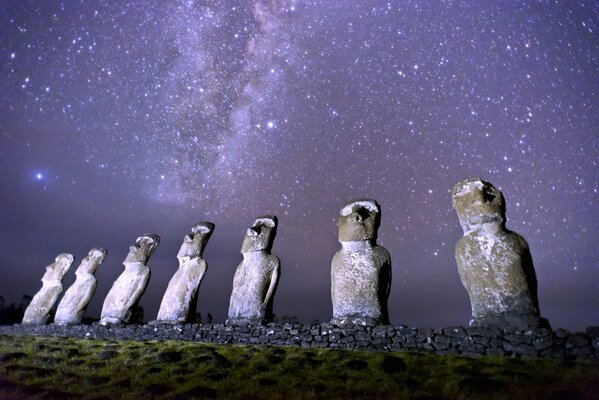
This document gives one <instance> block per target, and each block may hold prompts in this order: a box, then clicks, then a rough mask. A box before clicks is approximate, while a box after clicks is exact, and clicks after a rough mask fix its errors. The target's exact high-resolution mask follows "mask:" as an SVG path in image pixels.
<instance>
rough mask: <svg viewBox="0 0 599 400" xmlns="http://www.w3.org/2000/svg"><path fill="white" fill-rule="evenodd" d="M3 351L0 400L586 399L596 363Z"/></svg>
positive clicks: (314, 353) (220, 350)
mask: <svg viewBox="0 0 599 400" xmlns="http://www.w3.org/2000/svg"><path fill="white" fill-rule="evenodd" d="M165 352H174V353H171V354H170V357H169V354H168V353H167V354H164V353H165ZM0 353H1V354H0V360H2V361H0V398H3V399H10V398H14V399H21V398H33V399H47V398H69V397H70V398H86V399H94V398H95V399H105V398H111V399H137V398H160V399H176V398H189V399H191V398H219V399H220V398H224V399H246V400H250V399H348V398H365V399H544V398H548V397H549V396H554V397H553V398H555V399H560V398H563V399H566V398H575V399H576V398H583V399H586V398H588V399H592V398H596V397H594V396H596V394H597V393H599V364H597V363H582V362H571V361H569V362H564V361H556V360H532V359H513V358H497V357H478V358H464V357H450V356H447V357H439V356H434V355H429V354H418V353H376V352H366V351H347V350H329V349H319V350H315V349H311V350H307V349H301V348H286V347H258V346H236V345H223V346H218V345H212V344H202V343H192V342H175V341H168V342H133V341H121V342H115V341H106V340H89V339H76V338H57V337H35V336H14V335H0ZM194 395H195V397H194ZM215 396H217V397H215ZM576 396H578V397H576Z"/></svg>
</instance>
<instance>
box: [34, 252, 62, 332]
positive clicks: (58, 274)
mask: <svg viewBox="0 0 599 400" xmlns="http://www.w3.org/2000/svg"><path fill="white" fill-rule="evenodd" d="M72 263H73V255H72V254H68V253H63V254H59V255H58V256H57V257H56V259H55V260H54V262H53V263H52V264H50V265H48V266H47V267H46V273H45V274H44V276H43V277H42V288H41V289H40V290H39V292H37V293H36V294H35V296H33V299H32V300H31V303H30V304H29V306H28V307H27V309H26V310H25V315H24V316H23V324H28V325H43V324H45V323H46V322H48V319H49V318H50V310H52V307H54V305H55V304H56V301H57V300H58V296H60V294H61V293H62V278H63V276H64V274H65V273H66V272H67V271H68V270H69V268H70V267H71V264H72Z"/></svg>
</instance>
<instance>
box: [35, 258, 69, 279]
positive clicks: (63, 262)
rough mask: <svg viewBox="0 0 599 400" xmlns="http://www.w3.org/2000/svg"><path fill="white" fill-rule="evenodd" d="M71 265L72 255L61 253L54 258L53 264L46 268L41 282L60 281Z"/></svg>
mask: <svg viewBox="0 0 599 400" xmlns="http://www.w3.org/2000/svg"><path fill="white" fill-rule="evenodd" d="M71 264H73V255H72V254H69V253H62V254H59V255H57V256H56V258H55V259H54V262H53V263H52V264H50V265H48V266H47V267H46V273H44V276H43V277H42V281H60V280H62V277H63V276H64V274H66V273H67V271H68V270H69V268H70V267H71Z"/></svg>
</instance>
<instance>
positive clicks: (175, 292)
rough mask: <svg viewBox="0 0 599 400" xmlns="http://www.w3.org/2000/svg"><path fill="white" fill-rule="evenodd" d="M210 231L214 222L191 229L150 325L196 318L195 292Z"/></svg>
mask: <svg viewBox="0 0 599 400" xmlns="http://www.w3.org/2000/svg"><path fill="white" fill-rule="evenodd" d="M213 231H214V224H213V223H211V222H200V223H198V224H195V225H194V226H193V227H192V228H191V234H190V235H185V238H184V239H183V244H182V245H181V248H180V249H179V253H178V254H177V258H178V259H179V269H178V270H177V272H175V275H173V277H172V278H171V280H170V282H169V283H168V287H167V289H166V292H165V293H164V297H163V298H162V303H161V304H160V310H159V311H158V317H157V319H156V321H152V323H153V324H157V323H167V324H183V323H185V322H189V320H190V318H192V317H194V316H195V312H196V304H197V300H198V298H197V294H198V289H199V287H200V283H201V282H202V279H203V278H204V274H205V273H206V270H207V269H208V264H207V263H206V260H204V259H203V258H202V254H203V253H204V248H205V247H206V244H207V243H208V239H210V236H211V235H212V232H213Z"/></svg>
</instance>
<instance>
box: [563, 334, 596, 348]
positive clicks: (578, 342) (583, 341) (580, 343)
mask: <svg viewBox="0 0 599 400" xmlns="http://www.w3.org/2000/svg"><path fill="white" fill-rule="evenodd" d="M589 343H590V340H589V337H588V336H587V335H585V334H584V333H574V334H572V335H570V337H568V340H567V341H566V348H576V347H585V346H587V345H588V344H589Z"/></svg>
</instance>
